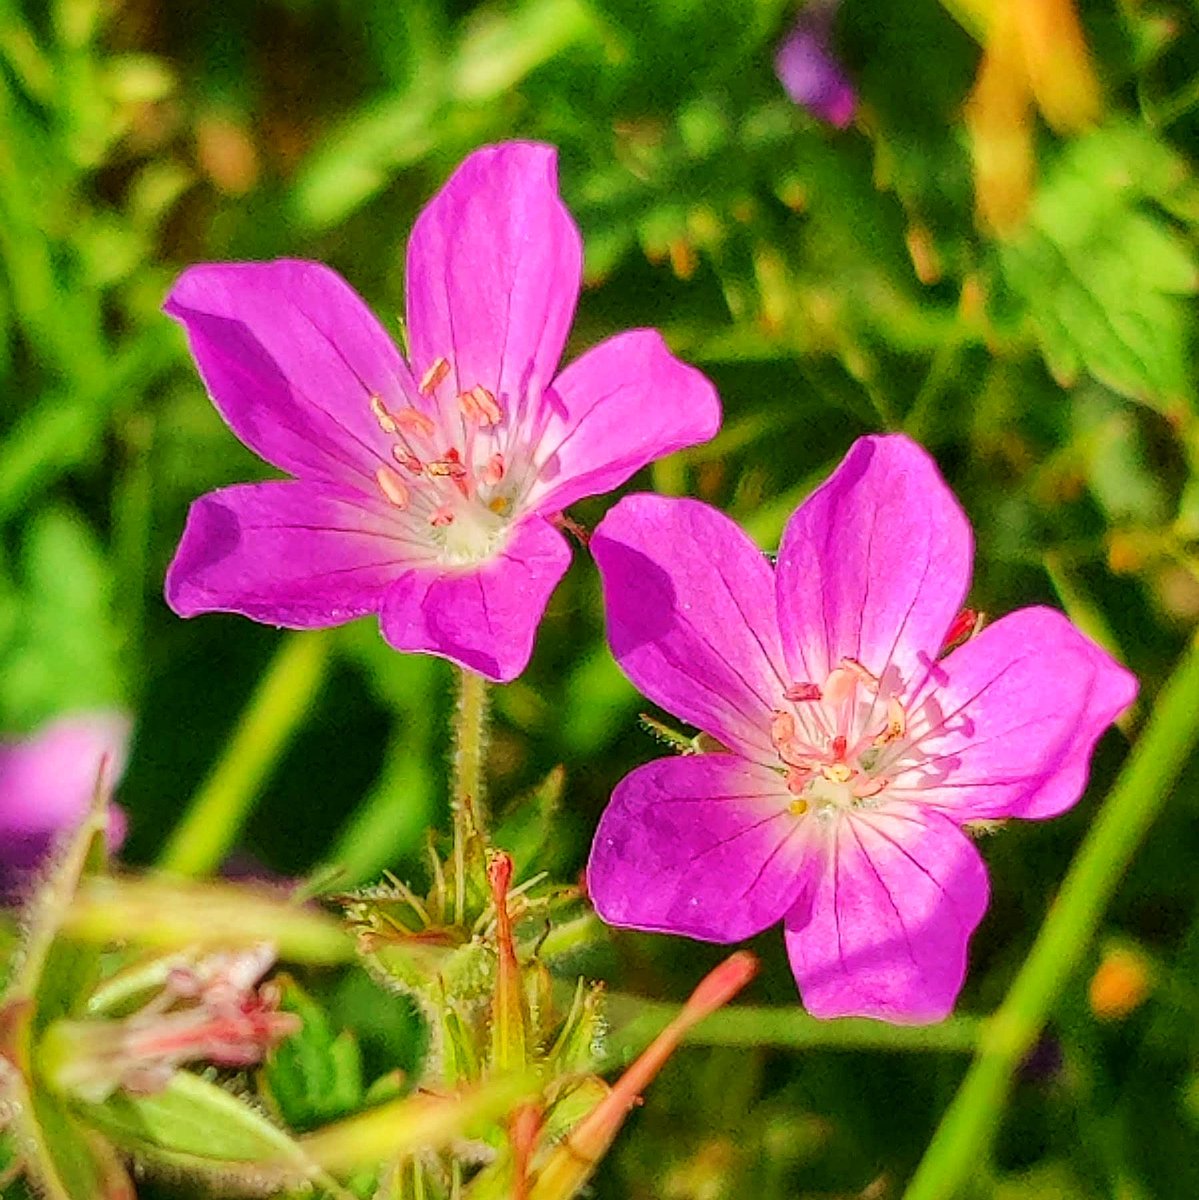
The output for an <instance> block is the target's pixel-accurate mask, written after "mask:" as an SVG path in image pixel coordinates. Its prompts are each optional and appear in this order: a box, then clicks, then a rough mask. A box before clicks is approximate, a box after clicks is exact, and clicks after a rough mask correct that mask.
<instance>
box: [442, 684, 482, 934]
mask: <svg viewBox="0 0 1199 1200" xmlns="http://www.w3.org/2000/svg"><path fill="white" fill-rule="evenodd" d="M488 699H489V697H488V694H487V680H486V679H484V678H483V676H482V675H476V674H475V673H474V672H473V671H468V670H466V669H465V668H461V667H460V668H459V670H458V699H457V703H456V705H455V708H454V760H453V788H452V791H451V794H450V803H451V807H452V811H453V817H454V905H455V907H454V913H455V916H456V918H457V919H458V920H463V919H464V915H465V908H466V843H467V840H468V839H469V838H470V837H471V836H472V834H473V833H474V832H475V831H476V830H479V829H481V828H482V826H483V805H484V801H485V799H486V797H485V795H484V780H483V760H484V757H485V755H486V751H487V713H488Z"/></svg>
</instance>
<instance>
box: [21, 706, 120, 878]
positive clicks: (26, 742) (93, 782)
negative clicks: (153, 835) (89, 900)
mask: <svg viewBox="0 0 1199 1200" xmlns="http://www.w3.org/2000/svg"><path fill="white" fill-rule="evenodd" d="M129 733H130V721H129V718H128V717H127V716H126V715H125V714H124V713H121V712H115V711H111V710H108V709H101V710H97V711H91V712H78V713H71V714H70V715H68V716H64V717H59V718H57V719H56V720H54V721H51V722H49V723H48V724H46V725H43V726H42V727H41V728H40V729H39V730H37V731H36V732H35V733H33V734H32V735H31V736H29V737H27V738H13V739H11V740H6V741H0V896H3V894H4V893H5V892H6V891H7V890H8V888H9V887H10V886H11V885H12V883H13V882H14V879H15V877H16V876H19V875H21V874H23V873H28V872H29V871H30V870H32V869H33V868H35V867H36V866H37V865H38V863H39V862H41V860H42V858H43V857H44V856H45V855H46V852H47V851H48V850H49V849H50V848H51V846H52V845H53V844H54V841H55V839H56V838H57V837H58V836H59V834H61V833H63V832H64V831H66V830H68V829H71V828H72V827H73V826H75V825H77V824H79V822H80V821H82V820H83V818H84V816H85V815H86V813H87V808H88V804H89V803H90V801H91V799H92V796H93V794H94V793H95V790H96V787H97V784H98V783H99V782H100V772H101V769H102V768H103V769H104V771H105V779H104V781H103V784H104V786H107V787H110V788H111V787H113V786H115V784H116V782H117V781H118V780H119V779H120V777H121V772H122V771H123V770H124V769H125V754H126V751H127V749H128V745H129ZM124 833H125V817H124V814H123V813H122V812H121V810H120V809H119V808H117V807H116V806H115V805H113V806H112V807H111V808H110V810H109V839H108V840H109V844H110V845H111V846H112V847H113V848H115V847H117V846H119V845H120V843H121V839H122V837H123V836H124Z"/></svg>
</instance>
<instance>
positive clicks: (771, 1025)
mask: <svg viewBox="0 0 1199 1200" xmlns="http://www.w3.org/2000/svg"><path fill="white" fill-rule="evenodd" d="M605 1004H606V1008H607V1011H608V1013H609V1015H610V1017H611V1019H612V1024H613V1026H615V1032H614V1033H613V1035H612V1037H611V1040H610V1044H609V1050H608V1060H609V1063H610V1065H617V1064H619V1063H621V1062H624V1061H626V1060H627V1059H628V1058H629V1057H631V1056H632V1055H634V1054H636V1053H637V1052H638V1051H640V1050H642V1049H644V1047H646V1046H647V1045H649V1043H650V1042H651V1041H652V1040H653V1039H654V1038H655V1037H656V1036H657V1034H658V1033H660V1032H661V1031H662V1030H663V1029H664V1028H665V1027H666V1026H667V1025H668V1024H669V1023H670V1022H671V1021H672V1020H673V1019H674V1018H675V1017H677V1016H678V1014H679V1006H678V1005H677V1004H664V1003H661V1002H659V1001H653V1000H644V999H642V998H641V997H639V996H629V995H621V994H620V993H619V992H617V993H614V994H612V995H610V996H609V997H608V998H607V1000H606V1002H605ZM625 1010H627V1011H628V1013H629V1014H630V1020H629V1021H628V1022H627V1023H624V1024H622V1022H621V1017H620V1014H621V1012H622V1011H625ZM982 1028H983V1020H982V1019H981V1018H979V1017H966V1016H961V1017H951V1018H950V1019H949V1020H947V1021H942V1022H941V1023H940V1024H939V1025H887V1024H884V1023H883V1022H881V1021H868V1020H865V1019H863V1018H846V1019H844V1020H838V1021H821V1020H818V1019H817V1018H816V1017H812V1016H809V1015H808V1014H807V1013H806V1012H804V1011H803V1010H802V1009H800V1008H766V1007H757V1006H754V1005H747V1004H746V1005H738V1006H736V1007H733V1008H724V1009H721V1010H720V1011H719V1012H715V1013H713V1014H712V1015H711V1016H710V1017H708V1018H707V1019H706V1020H704V1021H703V1022H702V1024H700V1025H697V1026H696V1027H695V1029H693V1030H692V1031H691V1032H690V1033H688V1034H687V1037H686V1041H687V1042H688V1043H690V1044H691V1045H696V1046H778V1047H782V1048H785V1049H790V1050H897V1051H909V1050H914V1051H940V1052H944V1053H949V1054H970V1053H972V1052H973V1051H974V1050H975V1049H976V1048H977V1047H978V1042H979V1035H980V1032H981V1030H982Z"/></svg>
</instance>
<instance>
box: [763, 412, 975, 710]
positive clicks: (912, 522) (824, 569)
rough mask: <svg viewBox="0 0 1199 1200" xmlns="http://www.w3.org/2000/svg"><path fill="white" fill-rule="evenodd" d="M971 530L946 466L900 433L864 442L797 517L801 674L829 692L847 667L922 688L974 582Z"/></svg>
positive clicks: (785, 571) (788, 615) (793, 566)
mask: <svg viewBox="0 0 1199 1200" xmlns="http://www.w3.org/2000/svg"><path fill="white" fill-rule="evenodd" d="M972 557H973V539H972V537H971V533H970V526H969V523H968V522H967V520H966V517H965V514H964V513H963V512H962V510H961V508H960V507H959V505H958V502H957V501H956V500H955V499H954V497H953V493H952V492H950V490H949V488H948V487H946V485H945V481H944V480H943V479H942V478H941V475H940V473H939V472H938V470H937V467H936V464H935V463H934V462H933V460H932V459H931V458H930V457H929V456H928V454H927V453H926V452H925V451H924V450H922V449H921V448H920V447H919V446H918V445H916V443H915V442H913V441H911V440H909V439H908V438H906V437H904V436H902V435H899V434H896V435H892V436H889V437H865V438H860V439H859V440H858V441H856V442H855V443H854V444H853V446H852V448H851V449H850V451H849V453H848V454H847V455H846V457H845V461H844V462H842V464H841V465H840V466H839V467H838V468H837V470H836V471H835V472H834V473H833V475H832V476H831V477H830V478H829V480H828V481H827V482H826V483H825V484H824V485H823V486H822V487H820V488H819V489H818V490H817V491H816V492H814V493H813V494H812V495H811V496H810V497H809V498H808V499H807V500H806V501H805V502H804V503H803V504H802V505H801V506H800V508H799V509H798V510H797V511H796V513H795V515H794V516H793V517H792V518H791V520H790V522H789V523H788V525H787V529H786V531H785V533H784V534H783V541H782V546H781V547H780V549H779V558H778V611H779V626H780V628H781V630H782V635H783V647H784V649H785V651H786V653H787V656H788V657H787V661H788V665H789V666H790V669H791V672H792V675H793V676H794V677H795V678H796V679H799V680H805V681H810V682H814V683H820V682H822V681H823V680H824V679H825V677H826V676H827V675H828V673H829V671H830V670H831V669H832V668H833V667H834V666H836V665H837V663H838V662H839V661H840V660H841V659H842V658H844V657H850V658H856V659H858V660H859V661H860V662H861V663H862V664H863V665H864V666H865V667H866V668H867V669H868V670H870V671H872V672H873V673H874V674H875V675H882V674H883V672H884V671H885V670H886V668H887V666H888V665H889V664H894V666H895V667H896V669H897V670H898V671H899V674H900V676H901V678H902V680H903V681H904V683H906V684H907V685H908V686H909V687H913V686H916V685H918V683H919V681H920V679H921V678H922V677H923V674H924V666H923V665H922V664H926V663H927V659H928V655H930V654H931V655H934V656H935V655H936V653H937V652H938V651H939V650H940V648H941V644H942V642H943V640H944V638H945V634H946V632H947V631H948V629H949V625H950V623H951V622H952V620H953V618H954V616H955V615H956V614H957V613H958V611H959V610H960V608H961V605H962V601H963V600H964V599H965V596H966V591H967V588H968V587H969V583H970V564H971V560H972Z"/></svg>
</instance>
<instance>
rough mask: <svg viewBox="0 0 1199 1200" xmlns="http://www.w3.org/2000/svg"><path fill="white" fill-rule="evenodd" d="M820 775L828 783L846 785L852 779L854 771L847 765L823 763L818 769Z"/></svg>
mask: <svg viewBox="0 0 1199 1200" xmlns="http://www.w3.org/2000/svg"><path fill="white" fill-rule="evenodd" d="M820 774H821V775H823V776H824V777H825V779H827V780H828V781H829V783H848V782H849V781H850V780H851V779H852V778H853V777H854V774H855V771H854V769H853V767H851V766H850V765H849V764H848V763H841V762H839V763H825V765H824V766H822V767H821V768H820Z"/></svg>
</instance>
